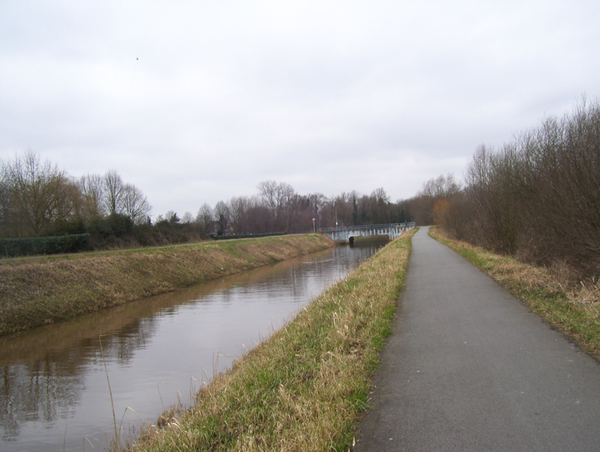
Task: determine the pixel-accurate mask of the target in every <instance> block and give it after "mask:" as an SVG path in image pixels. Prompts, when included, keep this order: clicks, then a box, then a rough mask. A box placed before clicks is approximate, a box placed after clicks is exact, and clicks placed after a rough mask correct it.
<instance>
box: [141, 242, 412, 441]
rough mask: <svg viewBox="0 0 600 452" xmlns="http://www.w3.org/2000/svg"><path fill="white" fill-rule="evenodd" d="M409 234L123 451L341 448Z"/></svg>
mask: <svg viewBox="0 0 600 452" xmlns="http://www.w3.org/2000/svg"><path fill="white" fill-rule="evenodd" d="M413 233H414V231H411V232H410V233H405V234H404V235H403V236H402V237H400V238H398V239H396V240H395V241H393V242H391V243H390V244H389V245H387V246H386V247H385V248H384V249H382V250H381V251H380V252H379V253H377V254H376V255H375V256H374V257H372V258H371V259H370V260H368V261H367V262H365V263H363V264H362V265H361V266H360V267H359V268H358V269H357V270H356V271H355V272H353V273H352V274H351V275H349V276H347V277H346V278H345V279H344V280H342V281H340V282H338V283H337V284H335V285H334V286H333V287H331V288H330V289H329V290H327V291H326V292H325V293H323V294H322V295H321V296H320V297H318V298H317V299H316V300H315V301H313V302H312V303H311V304H309V305H308V306H307V307H306V308H304V309H303V310H302V311H301V312H300V313H299V314H298V315H297V317H296V318H295V319H294V320H292V321H291V322H290V323H289V324H288V325H286V326H285V327H284V328H282V329H280V330H279V331H277V332H276V333H274V334H273V335H272V336H271V337H270V338H269V339H268V340H266V341H265V342H263V343H262V344H260V345H259V346H258V347H256V348H255V349H254V350H252V351H251V352H249V353H248V354H247V355H245V356H243V357H241V358H240V359H239V360H237V361H236V363H235V364H234V366H233V368H232V369H231V370H230V371H228V372H226V373H224V374H221V375H219V376H217V377H215V379H214V380H213V381H212V382H210V383H209V384H207V385H205V386H204V387H203V388H202V389H201V390H200V391H199V393H198V394H197V399H196V403H195V405H194V406H193V407H192V408H191V409H189V410H186V411H183V412H180V413H176V412H175V411H176V410H171V411H170V412H169V413H167V412H166V413H165V414H164V415H163V416H162V417H161V418H160V422H157V424H160V425H161V426H162V428H158V427H156V426H152V427H150V428H147V429H146V430H145V431H144V432H143V434H142V435H141V437H140V438H138V439H137V440H136V441H135V442H134V444H132V445H130V450H132V451H161V452H162V451H192V450H193V451H197V450H213V451H226V450H235V451H253V450H256V451H258V450H260V451H269V450H273V451H324V450H340V451H341V450H348V448H349V447H351V446H352V443H353V441H354V434H355V428H356V423H357V421H358V418H359V416H360V415H361V413H362V412H363V411H364V410H365V409H366V408H367V401H368V396H369V390H370V382H371V377H372V374H373V371H374V370H375V368H376V367H377V365H378V360H379V352H380V350H381V349H382V347H383V344H384V342H385V339H386V337H387V336H388V335H389V334H390V333H391V326H390V325H391V320H392V318H393V317H394V314H395V312H396V309H397V304H398V299H399V295H400V291H401V290H402V287H403V283H404V275H405V273H406V269H407V265H408V258H409V254H410V249H411V241H410V238H411V237H412V234H413ZM174 412H175V414H174Z"/></svg>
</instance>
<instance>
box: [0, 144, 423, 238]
mask: <svg viewBox="0 0 600 452" xmlns="http://www.w3.org/2000/svg"><path fill="white" fill-rule="evenodd" d="M257 191H258V193H257V194H256V195H254V196H239V197H233V198H231V199H230V200H228V201H219V202H217V203H216V205H215V206H214V207H211V206H210V205H208V204H206V203H205V204H203V205H202V206H201V207H200V208H199V210H198V212H197V214H196V215H193V214H191V213H190V212H186V213H185V214H183V216H182V217H179V216H178V214H177V213H176V212H174V211H169V212H166V213H165V214H163V215H158V217H156V219H155V221H154V222H152V221H151V219H150V213H151V205H150V203H149V202H148V200H147V198H146V196H145V195H144V194H143V193H142V191H141V190H140V189H139V188H137V187H136V186H135V185H133V184H129V183H126V182H124V181H123V179H122V178H121V176H120V175H119V174H118V173H117V171H115V170H110V171H108V172H107V173H106V174H104V175H100V174H87V175H85V176H82V177H80V178H79V179H77V178H73V177H71V176H69V175H68V174H67V173H66V172H65V171H64V170H61V169H60V168H58V166H57V165H56V164H53V163H51V162H49V161H45V162H42V161H41V160H40V157H39V156H38V155H37V154H36V153H34V152H31V151H28V152H25V153H23V154H22V155H16V156H15V157H14V159H12V160H10V159H9V160H6V161H2V162H1V168H0V238H24V237H48V236H63V235H68V234H82V233H89V234H91V236H92V244H93V248H95V249H103V248H110V247H125V246H149V245H162V244H169V243H181V242H187V241H195V240H203V239H207V238H209V237H210V236H212V235H238V234H265V233H273V232H280V233H281V232H282V233H306V232H312V231H313V230H314V229H317V228H320V227H335V226H344V225H354V224H357V225H360V224H379V223H396V222H404V221H412V217H411V215H410V206H409V204H410V203H407V202H396V203H394V202H392V201H391V200H390V197H389V196H388V195H387V193H386V192H385V190H384V189H383V188H378V189H376V190H374V191H373V192H372V193H371V194H370V195H363V194H360V193H358V192H357V191H352V192H349V193H341V194H339V195H336V196H331V197H327V196H325V195H324V194H322V193H310V194H307V195H302V194H299V193H297V192H296V191H295V190H294V188H293V187H292V186H291V185H290V184H288V183H285V182H276V181H272V180H267V181H263V182H260V183H259V184H258V186H257Z"/></svg>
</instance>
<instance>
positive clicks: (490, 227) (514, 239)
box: [430, 100, 600, 278]
mask: <svg viewBox="0 0 600 452" xmlns="http://www.w3.org/2000/svg"><path fill="white" fill-rule="evenodd" d="M430 202H431V215H432V220H433V221H435V223H437V224H439V225H441V226H442V227H443V228H444V229H445V230H446V231H447V232H448V233H450V234H451V235H452V236H454V237H455V238H458V239H461V240H466V241H468V242H471V243H473V244H476V245H480V246H482V247H484V248H487V249H490V250H493V251H496V252H500V253H506V254H511V255H514V256H516V257H518V258H520V259H522V260H525V261H528V262H531V263H534V264H538V265H544V266H554V267H555V268H560V271H561V272H562V273H563V274H565V276H568V275H572V276H573V277H574V278H587V277H591V278H598V277H599V276H600V105H599V104H598V102H597V101H596V102H592V103H588V102H586V101H585V100H584V101H583V102H582V103H581V104H580V105H578V106H576V108H575V109H574V110H573V112H572V113H571V114H566V115H565V116H564V117H562V118H556V117H549V118H547V119H545V120H543V121H542V123H541V125H540V126H538V127H536V128H533V129H531V130H527V131H525V132H523V133H521V134H519V135H517V136H516V137H515V138H514V139H513V140H512V141H511V142H509V143H506V144H504V145H503V146H501V147H499V148H497V149H494V148H493V147H490V146H484V145H481V146H480V147H479V148H478V149H477V150H476V152H475V154H474V156H473V158H472V160H471V162H470V164H469V165H468V168H467V171H466V178H465V187H464V188H462V189H460V190H450V191H449V192H448V193H444V194H442V195H441V196H438V197H432V198H431V200H430Z"/></svg>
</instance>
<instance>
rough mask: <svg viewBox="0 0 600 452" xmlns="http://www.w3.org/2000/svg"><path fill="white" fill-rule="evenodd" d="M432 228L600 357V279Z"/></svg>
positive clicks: (544, 316) (577, 341)
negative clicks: (574, 275) (533, 261)
mask: <svg viewBox="0 0 600 452" xmlns="http://www.w3.org/2000/svg"><path fill="white" fill-rule="evenodd" d="M429 231H430V232H429V233H430V235H431V236H432V237H433V238H435V239H437V240H439V241H440V242H442V243H444V244H445V245H446V246H448V247H449V248H451V249H453V250H454V251H456V252H457V253H459V254H460V255H461V256H463V257H464V258H465V259H467V260H468V261H469V262H471V263H472V264H473V265H475V266H476V267H477V268H479V269H480V270H481V271H483V272H484V273H487V274H488V275H489V276H491V277H492V278H493V279H495V280H496V281H497V282H498V283H499V284H500V285H502V286H504V287H505V288H506V289H507V290H508V291H510V292H511V293H512V294H513V295H515V296H516V297H517V298H519V299H521V300H522V301H523V303H525V304H526V305H527V306H528V307H529V308H530V309H531V310H532V311H533V312H535V313H537V314H538V315H540V316H541V317H542V318H543V319H544V320H546V321H547V322H548V323H550V324H551V325H553V326H554V327H556V329H558V330H559V331H561V332H562V333H563V334H565V335H566V336H567V337H569V338H570V339H571V340H572V341H573V342H575V343H576V344H577V345H578V346H579V347H580V348H581V349H582V350H585V351H586V352H587V353H589V354H590V355H592V356H594V357H595V358H596V359H597V360H599V361H600V282H598V281H585V282H580V281H577V280H576V279H574V278H572V277H571V278H569V275H565V271H564V269H562V268H542V267H535V266H532V265H529V264H526V263H523V262H520V261H518V260H517V259H514V258H512V257H510V256H502V255H498V254H494V253H492V252H491V251H487V250H485V249H483V248H479V247H476V246H473V245H469V244H468V243H465V242H461V241H458V240H451V239H449V238H448V237H446V236H444V235H443V233H442V231H440V230H439V229H438V228H431V229H430V230H429Z"/></svg>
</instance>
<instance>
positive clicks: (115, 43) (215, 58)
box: [0, 0, 600, 217]
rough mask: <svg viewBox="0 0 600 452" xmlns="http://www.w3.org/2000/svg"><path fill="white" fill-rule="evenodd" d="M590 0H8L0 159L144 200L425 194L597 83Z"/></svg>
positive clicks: (559, 112)
mask: <svg viewBox="0 0 600 452" xmlns="http://www.w3.org/2000/svg"><path fill="white" fill-rule="evenodd" d="M598 24H600V2H598V1H597V0H568V1H567V0H564V1H555V0H540V1H537V0H535V1H528V0H502V1H500V0H497V1H488V0H476V1H461V0H456V1H450V0H440V1H433V0H431V1H430V0H422V1H415V0H411V1H404V0H396V1H385V0H369V1H352V0H346V1H327V0H320V1H282V0H279V1H233V0H232V1H226V0H219V1H201V0H198V1H184V0H179V1H177V0H169V1H152V0H143V1H128V0H117V1H111V0H71V1H69V0H0V160H2V161H7V160H12V159H14V158H15V156H16V155H21V154H22V153H23V152H25V151H33V152H35V153H36V154H38V155H39V156H40V158H41V159H42V160H43V161H45V160H49V161H51V162H52V163H56V164H57V165H58V167H59V168H61V169H63V170H65V171H66V172H67V173H68V174H69V175H71V176H73V177H75V178H79V177H81V176H83V175H85V174H105V173H106V172H107V171H109V170H116V171H117V172H118V173H119V174H120V175H121V177H122V178H123V180H124V182H126V183H130V184H133V185H135V186H136V187H138V188H139V189H140V190H141V191H142V192H143V193H144V194H145V195H146V197H147V199H148V201H149V203H150V204H151V205H152V206H153V208H152V216H153V217H156V216H157V215H159V214H164V213H165V212H167V211H175V212H177V213H178V215H179V216H180V217H181V216H182V215H183V214H184V213H185V212H191V213H192V214H193V215H195V214H196V212H197V211H198V209H199V208H200V207H201V206H202V205H203V204H204V203H208V204H209V205H211V206H213V207H214V205H215V204H216V203H217V202H218V201H220V200H223V201H228V200H230V199H231V198H232V197H237V196H253V195H256V194H258V188H257V186H258V184H259V183H260V182H261V181H266V180H274V181H277V182H285V183H288V184H290V185H291V186H292V187H293V188H294V189H295V190H296V192H297V193H299V194H302V195H306V194H309V193H315V192H320V193H323V194H324V195H326V196H335V195H339V194H341V193H343V192H350V191H352V190H356V191H358V192H359V193H361V194H370V193H371V192H372V191H373V190H375V189H377V188H380V187H381V188H383V189H384V190H385V191H386V193H387V194H388V195H389V197H390V199H391V200H392V201H394V202H395V201H397V200H400V199H407V198H410V197H412V196H414V195H415V194H416V193H417V192H418V190H420V189H421V188H422V186H423V184H424V183H425V182H426V181H427V180H429V179H431V178H434V177H437V176H439V175H441V174H444V175H446V174H453V175H454V176H455V177H456V178H457V179H458V180H461V179H462V178H463V175H464V173H465V170H466V167H467V165H468V162H469V161H470V159H471V158H472V156H473V154H474V152H475V150H476V149H477V147H478V146H479V145H481V144H486V145H489V146H494V147H499V146H501V145H502V144H504V143H507V142H510V141H511V140H512V139H513V138H514V137H515V136H516V135H518V134H519V133H522V132H524V131H526V130H528V129H531V128H534V127H537V126H539V125H540V123H541V121H542V120H543V119H544V118H547V117H549V116H558V117H562V116H563V115H565V114H567V113H570V112H572V111H573V109H574V108H575V107H576V106H577V105H580V104H581V102H582V99H583V97H587V99H588V100H597V99H598V97H599V95H600V76H599V75H600V45H599V44H598V43H600V26H599V25H598Z"/></svg>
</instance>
